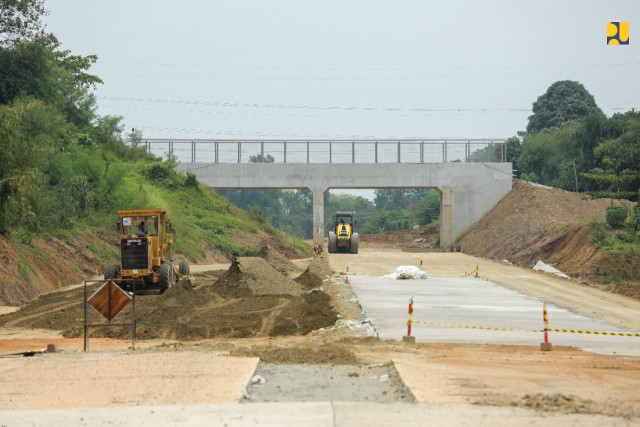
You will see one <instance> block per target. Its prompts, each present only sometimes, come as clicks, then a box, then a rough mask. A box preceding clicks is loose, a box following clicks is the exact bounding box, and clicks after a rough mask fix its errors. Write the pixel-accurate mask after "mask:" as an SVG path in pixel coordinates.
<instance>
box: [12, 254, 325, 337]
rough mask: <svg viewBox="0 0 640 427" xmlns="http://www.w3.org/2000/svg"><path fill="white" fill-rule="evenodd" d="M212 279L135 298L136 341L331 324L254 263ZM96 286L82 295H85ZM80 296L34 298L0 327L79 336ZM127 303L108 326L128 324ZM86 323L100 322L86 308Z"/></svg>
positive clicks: (300, 330) (317, 304)
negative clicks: (113, 322) (192, 286)
mask: <svg viewBox="0 0 640 427" xmlns="http://www.w3.org/2000/svg"><path fill="white" fill-rule="evenodd" d="M217 276H218V274H212V272H206V273H202V274H194V278H195V281H196V283H197V287H196V288H195V289H191V288H190V287H182V286H175V287H173V288H170V289H168V290H167V291H166V292H165V293H164V294H162V295H160V294H154V293H149V294H147V295H136V324H137V329H136V335H137V338H138V339H177V340H200V339H205V338H218V337H224V338H248V337H258V336H263V337H266V336H277V335H304V334H307V333H309V332H311V331H313V330H315V329H319V328H326V327H329V326H332V325H334V324H335V322H336V320H337V313H336V312H335V310H334V309H333V308H332V307H331V304H330V297H329V296H328V295H326V294H325V293H323V292H321V291H313V292H311V293H308V292H307V291H306V290H305V289H304V287H303V286H302V285H300V284H298V283H296V282H294V281H293V280H291V279H289V278H287V277H285V276H283V275H282V274H280V273H279V272H277V271H276V270H275V269H273V268H272V267H271V266H270V265H269V264H267V263H266V262H265V260H263V259H262V258H239V259H237V260H236V261H235V262H234V263H233V264H232V265H231V267H230V268H229V270H228V271H226V272H224V274H223V275H222V276H221V277H220V279H218V277H217ZM98 286H99V285H92V286H91V287H89V288H88V295H91V294H92V293H93V292H94V291H95V290H96V289H97V287H98ZM83 297H84V289H83V288H76V289H70V290H65V291H60V292H55V293H50V294H46V295H42V296H40V297H38V298H36V299H34V300H32V301H31V302H29V303H28V304H26V305H25V306H23V307H22V308H21V309H20V310H18V311H16V312H13V313H9V314H5V315H2V316H0V326H7V327H18V328H27V329H33V328H42V329H52V330H59V331H63V335H64V336H65V337H80V336H82V334H83V323H82V319H83V318H84V304H83V301H84V299H83ZM131 309H132V307H131V304H130V305H129V306H127V307H126V308H125V309H124V310H123V311H122V312H121V313H120V314H118V316H117V317H116V319H115V322H116V323H127V322H130V321H131V319H132V311H131ZM87 319H88V321H89V323H92V324H98V323H103V324H104V323H106V322H105V320H104V319H103V318H102V317H101V315H100V314H98V313H97V312H96V311H95V310H94V309H93V308H91V307H89V311H88V316H87ZM91 336H93V337H111V338H122V339H128V338H130V337H131V328H130V327H112V328H102V327H100V328H92V329H91Z"/></svg>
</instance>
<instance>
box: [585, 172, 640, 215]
mask: <svg viewBox="0 0 640 427" xmlns="http://www.w3.org/2000/svg"><path fill="white" fill-rule="evenodd" d="M580 175H581V176H583V177H585V178H587V179H590V180H592V181H595V182H596V183H599V184H601V186H603V187H604V188H605V189H604V190H601V191H590V192H589V193H590V194H591V196H593V197H594V198H596V199H604V198H609V199H611V206H613V199H618V200H620V199H629V198H632V197H634V196H635V195H636V191H635V190H634V191H622V190H624V187H625V184H626V183H628V182H630V181H633V180H637V179H638V178H640V175H639V174H638V172H637V171H634V170H631V169H625V170H623V171H622V172H620V173H616V172H615V171H612V170H602V169H597V168H596V169H593V170H591V171H589V172H581V173H580Z"/></svg>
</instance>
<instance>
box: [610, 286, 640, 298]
mask: <svg viewBox="0 0 640 427" xmlns="http://www.w3.org/2000/svg"><path fill="white" fill-rule="evenodd" d="M614 291H615V293H617V294H620V295H624V296H625V297H630V298H634V299H637V300H640V283H638V282H621V283H618V284H617V285H616V287H615V289H614Z"/></svg>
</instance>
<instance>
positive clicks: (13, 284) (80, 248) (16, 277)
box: [0, 234, 117, 305]
mask: <svg viewBox="0 0 640 427" xmlns="http://www.w3.org/2000/svg"><path fill="white" fill-rule="evenodd" d="M115 239H116V237H115V236H112V235H102V234H98V235H93V234H87V235H85V236H83V237H82V238H80V237H76V238H73V239H68V240H62V239H57V238H55V237H45V238H42V239H35V240H33V241H32V242H31V244H30V245H22V244H19V243H16V242H14V241H13V240H11V239H9V238H7V237H0V305H13V304H22V303H24V302H26V301H29V300H30V299H32V298H34V297H36V296H38V295H40V294H42V293H44V292H49V291H51V290H53V289H56V288H58V287H64V286H67V285H71V284H75V283H78V282H80V281H82V280H83V279H86V278H88V277H91V276H94V275H96V274H99V273H102V268H103V266H104V265H105V264H107V263H109V262H113V261H115V260H116V259H117V252H116V249H117V246H116V245H115Z"/></svg>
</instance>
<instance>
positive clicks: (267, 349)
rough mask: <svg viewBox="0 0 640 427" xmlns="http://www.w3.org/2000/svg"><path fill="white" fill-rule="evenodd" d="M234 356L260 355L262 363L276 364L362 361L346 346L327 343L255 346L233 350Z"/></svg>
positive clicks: (351, 362)
mask: <svg viewBox="0 0 640 427" xmlns="http://www.w3.org/2000/svg"><path fill="white" fill-rule="evenodd" d="M231 354H232V355H234V356H253V357H256V356H257V357H259V358H260V361H261V362H262V363H276V364H303V363H308V364H314V365H321V364H332V365H355V364H358V363H360V361H359V360H358V358H357V357H356V355H355V354H354V353H353V352H352V351H351V350H350V349H349V348H348V347H347V346H346V345H339V344H325V345H322V346H321V347H320V346H313V347H312V346H306V347H275V346H269V345H264V346H254V347H251V348H243V349H241V350H234V351H232V352H231Z"/></svg>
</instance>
